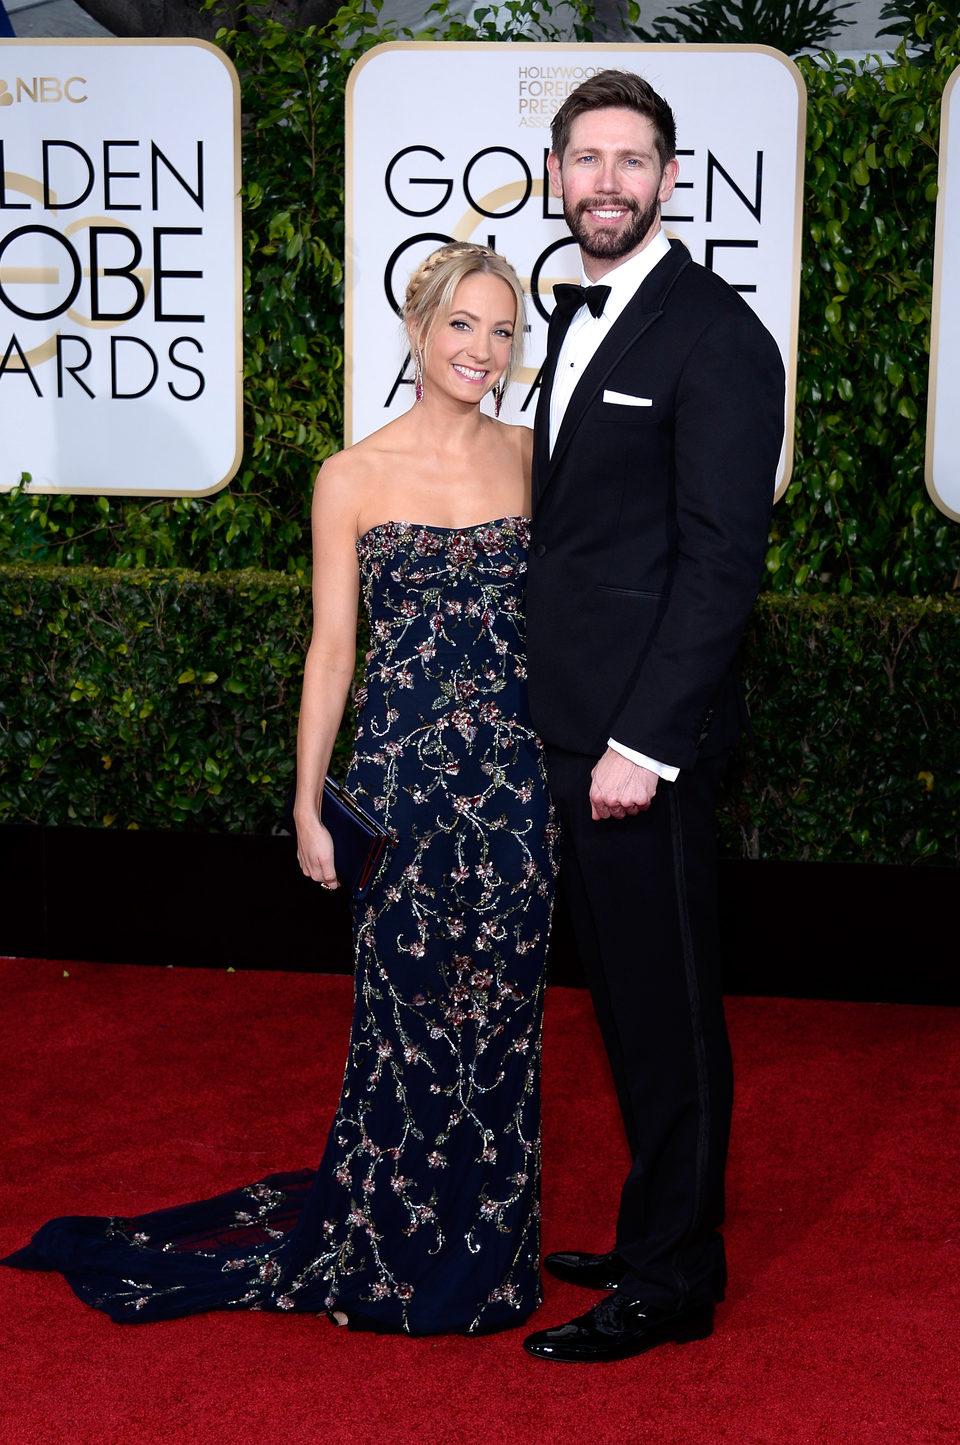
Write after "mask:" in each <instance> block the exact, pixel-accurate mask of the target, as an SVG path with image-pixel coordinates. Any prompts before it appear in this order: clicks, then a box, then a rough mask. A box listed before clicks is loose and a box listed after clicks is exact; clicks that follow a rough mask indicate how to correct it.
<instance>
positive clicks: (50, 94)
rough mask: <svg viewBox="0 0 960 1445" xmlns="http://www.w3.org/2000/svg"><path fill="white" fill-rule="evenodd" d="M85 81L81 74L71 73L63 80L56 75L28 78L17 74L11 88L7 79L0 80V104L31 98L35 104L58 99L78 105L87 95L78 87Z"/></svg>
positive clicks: (52, 101)
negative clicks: (68, 77) (25, 78)
mask: <svg viewBox="0 0 960 1445" xmlns="http://www.w3.org/2000/svg"><path fill="white" fill-rule="evenodd" d="M86 83H87V82H86V81H85V80H84V78H83V76H82V75H71V76H70V79H69V80H63V81H61V80H60V79H59V78H58V77H57V76H56V75H34V76H31V78H30V79H29V80H24V78H23V76H22V75H18V76H17V78H16V80H15V81H14V89H13V90H11V89H10V86H9V84H8V82H7V81H5V80H0V106H5V105H13V104H14V102H16V103H18V104H20V103H22V102H23V101H25V100H32V101H33V103H34V104H35V105H53V104H55V103H56V102H57V101H58V100H69V101H70V102H71V103H72V104H73V105H80V104H81V103H82V102H83V101H85V100H86V98H87V97H86V95H84V94H81V93H80V89H79V88H80V87H81V86H84V85H86Z"/></svg>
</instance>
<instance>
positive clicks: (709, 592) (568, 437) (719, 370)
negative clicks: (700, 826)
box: [527, 241, 784, 768]
mask: <svg viewBox="0 0 960 1445" xmlns="http://www.w3.org/2000/svg"><path fill="white" fill-rule="evenodd" d="M564 331H565V323H564V322H562V321H560V320H559V319H558V318H557V317H556V315H554V317H553V320H552V321H551V325H550V331H549V336H548V342H547V361H546V364H545V367H544V378H543V384H542V387H541V394H540V398H539V405H538V408H537V419H536V427H535V441H534V465H533V531H532V539H531V549H530V556H529V564H528V573H527V643H528V650H529V666H530V705H531V710H532V714H533V721H534V725H535V727H536V728H537V730H538V732H539V733H540V735H541V737H542V738H543V739H544V741H545V742H547V743H550V744H553V745H555V746H557V747H560V748H565V749H567V750H569V751H571V752H578V753H586V754H595V755H596V756H599V755H600V754H601V753H602V752H603V751H604V749H605V747H606V744H607V739H608V738H609V737H614V738H616V740H617V741H618V742H621V743H624V744H625V745H626V746H627V747H631V748H635V749H636V750H637V751H638V752H642V753H645V754H646V755H647V756H648V757H652V758H656V759H657V760H658V761H659V762H663V763H672V764H675V765H676V766H678V767H681V768H689V767H692V766H693V764H694V763H695V762H696V760H697V758H698V756H699V755H700V754H701V752H703V753H704V755H706V754H711V753H716V752H720V751H722V750H723V749H725V748H727V747H729V746H730V745H731V744H732V743H733V742H734V741H735V740H736V737H737V735H738V733H739V729H740V724H741V719H742V715H743V704H742V701H741V697H740V689H739V683H738V681H737V676H736V655H737V649H738V645H739V642H740V638H741V634H742V632H743V628H744V625H745V623H746V621H747V618H748V616H749V613H750V609H751V607H752V605H753V602H754V599H755V597H756V593H757V589H758V587H759V584H760V579H761V575H762V569H763V560H764V553H765V550H766V545H767V534H768V528H769V519H770V508H771V505H772V502H773V493H774V485H775V477H776V468H777V462H778V459H779V456H780V448H781V443H782V439H783V423H784V373H783V365H782V362H781V359H780V353H779V351H778V348H777V346H776V343H775V342H774V340H773V338H772V337H771V336H770V334H769V332H768V331H767V330H766V328H765V327H764V326H763V324H762V323H761V322H760V321H759V319H758V318H757V316H756V315H755V313H754V312H753V311H752V310H751V309H750V307H749V306H748V305H747V304H746V302H745V301H743V299H742V298H741V297H740V296H739V295H738V294H737V293H736V292H735V291H734V290H733V289H732V288H731V287H730V286H728V285H727V284H726V282H725V281H722V280H721V279H720V278H719V277H718V276H715V275H714V274H713V273H712V272H711V271H707V270H705V269H704V268H703V267H702V266H698V265H697V264H696V263H695V262H694V261H693V260H691V258H690V255H689V253H688V251H687V249H686V247H685V246H683V245H682V244H681V243H680V242H678V241H674V242H672V243H671V248H670V252H669V254H668V255H667V256H664V257H663V259H662V260H661V261H660V262H658V264H657V265H656V266H655V267H654V269H653V270H652V271H651V272H650V274H649V275H648V276H647V278H646V279H645V280H644V282H643V283H642V285H641V286H640V288H639V290H638V292H637V294H636V295H635V296H634V297H633V299H632V300H631V301H630V302H629V304H628V305H627V306H626V308H625V309H624V311H623V312H622V313H621V315H620V316H619V318H618V319H617V321H616V322H615V323H614V325H613V326H612V327H611V329H610V332H609V334H608V336H607V337H606V338H605V339H604V341H603V343H602V344H601V346H600V347H599V349H598V350H597V352H596V354H595V356H594V357H593V359H592V361H591V362H590V364H589V366H588V367H587V369H586V370H585V371H584V374H583V376H582V377H581V379H580V382H579V384H578V386H577V388H576V390H575V391H574V393H573V396H572V397H571V400H570V403H569V406H568V407H567V411H566V415H565V416H564V419H563V424H562V426H561V429H560V433H559V435H558V437H557V442H556V446H555V447H554V450H553V455H552V456H550V455H549V412H550V391H551V387H552V382H553V375H554V371H555V369H556V362H557V354H558V352H559V349H560V344H561V341H562V339H563V334H564ZM631 399H632V400H631Z"/></svg>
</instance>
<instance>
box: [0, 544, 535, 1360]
mask: <svg viewBox="0 0 960 1445" xmlns="http://www.w3.org/2000/svg"><path fill="white" fill-rule="evenodd" d="M527 543H528V524H527V521H526V520H525V519H524V518H506V519H503V520H501V521H497V522H490V523H486V524H484V525H482V526H477V527H468V528H458V529H444V528H438V527H424V526H416V525H410V524H408V523H402V522H387V523H384V524H382V525H380V526H377V527H374V528H373V529H372V530H371V531H369V532H368V533H367V534H366V535H365V536H364V537H363V538H362V539H361V540H360V542H359V543H358V544H357V545H358V553H359V560H360V569H361V576H362V581H363V590H364V599H365V604H366V607H367V612H368V615H369V619H370V630H371V639H372V652H371V655H370V658H369V662H368V666H367V676H366V680H365V682H366V685H365V687H364V689H363V691H362V693H361V695H360V697H359V699H358V713H359V721H358V727H357V738H356V748H355V752H354V757H353V761H352V763H351V766H350V772H349V776H348V778H347V783H348V786H349V787H350V788H351V789H352V790H353V791H354V792H355V793H356V794H357V796H358V797H360V798H361V799H362V800H364V801H365V802H366V804H367V806H368V807H370V808H371V809H373V810H375V811H376V813H377V814H378V815H379V816H380V817H382V819H383V821H384V822H385V823H386V825H387V826H388V827H389V828H390V829H391V831H392V833H393V835H394V837H395V839H396V846H395V847H394V848H393V849H392V850H388V855H387V862H386V864H385V865H384V867H383V869H382V872H381V874H380V875H379V877H378V878H377V880H376V881H375V883H374V885H373V887H372V888H371V890H370V892H369V893H368V895H367V897H366V898H365V899H364V900H363V901H362V902H361V903H359V904H355V919H354V938H355V947H356V991H355V1005H354V1016H353V1025H352V1029H351V1036H350V1049H349V1055H348V1059H347V1067H346V1073H345V1077H344V1083H343V1091H342V1093H341V1096H340V1103H339V1106H338V1109H337V1113H336V1116H335V1118H334V1122H333V1125H332V1127H331V1130H330V1135H329V1138H328V1140H327V1146H326V1150H325V1152H324V1155H323V1159H322V1161H321V1163H320V1166H319V1169H317V1170H316V1171H313V1170H304V1171H302V1172H300V1173H297V1174H283V1175H279V1174H278V1175H272V1176H270V1177H269V1178H267V1179H264V1180H262V1181H260V1182H259V1183H257V1184H253V1185H249V1186H247V1187H245V1188H242V1189H238V1190H236V1191H234V1192H232V1193H230V1194H226V1195H220V1196H218V1197H217V1198H215V1199H209V1200H203V1201H200V1202H199V1203H191V1204H185V1205H180V1206H177V1207H175V1208H173V1209H167V1210H162V1211H159V1212H155V1213H152V1214H146V1215H141V1216H139V1217H137V1218H130V1219H123V1218H112V1219H108V1218H86V1217H77V1218H67V1219H55V1220H51V1221H50V1222H49V1223H48V1224H46V1225H44V1226H43V1228H42V1229H41V1230H40V1231H39V1233H38V1234H37V1235H35V1236H34V1239H33V1241H32V1242H31V1244H30V1245H28V1246H27V1248H26V1249H24V1250H21V1251H19V1252H18V1253H17V1254H15V1255H12V1256H10V1258H9V1259H8V1260H7V1261H5V1262H6V1263H8V1264H11V1265H14V1266H16V1267H20V1268H25V1269H48V1270H59V1271H61V1272H62V1273H63V1274H64V1275H65V1276H66V1277H67V1279H68V1281H69V1283H70V1284H71V1286H72V1288H73V1289H74V1291H75V1292H76V1293H77V1294H78V1295H79V1296H80V1298H81V1299H83V1300H85V1301H86V1302H87V1303H89V1304H91V1305H94V1306H96V1307H97V1308H98V1309H102V1310H105V1311H106V1312H107V1313H108V1314H110V1315H111V1316H112V1318H113V1319H115V1320H118V1321H134V1322H136V1321H146V1320H155V1319H170V1318H173V1317H175V1316H178V1315H185V1314H191V1313H195V1312H197V1311H200V1310H209V1309H222V1310H236V1309H258V1310H300V1311H322V1310H325V1309H338V1310H342V1311H344V1312H345V1313H346V1315H347V1316H348V1319H349V1323H350V1325H351V1327H352V1328H357V1329H373V1330H381V1331H406V1332H408V1333H410V1334H432V1333H438V1332H464V1333H478V1334H479V1333H484V1332H487V1331H491V1330H496V1329H503V1328H507V1327H509V1326H511V1325H516V1324H519V1323H521V1322H522V1321H523V1320H524V1319H525V1318H526V1316H527V1315H529V1314H530V1312H531V1311H532V1310H533V1309H534V1308H535V1306H536V1305H537V1304H538V1303H539V1300H540V1283H539V1268H538V1265H539V1173H540V1143H539V1113H540V1102H539V1084H540V1025H541V1017H542V1007H543V961H544V954H545V950H546V944H547V936H548V932H549V925H550V908H551V900H552V893H553V879H554V858H553V851H554V839H555V832H554V825H553V822H552V817H551V813H550V806H549V801H548V796H547V791H546V783H545V779H544V772H543V765H542V759H541V755H540V748H539V744H538V741H537V739H536V737H535V736H534V734H533V731H532V729H531V726H530V721H529V717H528V714H527V706H526V696H525V681H524V680H525V668H524V650H523V632H522V611H521V596H522V584H523V574H524V570H525V561H524V558H525V553H526V547H527Z"/></svg>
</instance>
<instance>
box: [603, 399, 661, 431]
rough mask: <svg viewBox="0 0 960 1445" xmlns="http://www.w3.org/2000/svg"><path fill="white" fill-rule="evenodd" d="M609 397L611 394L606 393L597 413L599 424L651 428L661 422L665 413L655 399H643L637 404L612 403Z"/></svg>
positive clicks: (638, 400)
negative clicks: (653, 424)
mask: <svg viewBox="0 0 960 1445" xmlns="http://www.w3.org/2000/svg"><path fill="white" fill-rule="evenodd" d="M609 397H610V393H609V392H604V395H603V400H602V401H601V403H600V406H599V408H598V409H597V412H596V417H597V420H598V421H599V422H608V423H609V422H612V423H614V424H615V425H616V426H650V424H651V423H655V422H658V421H659V420H660V417H661V415H662V412H663V408H662V407H660V406H658V405H657V403H656V400H655V399H654V398H653V397H641V398H638V399H637V401H636V402H631V401H627V400H624V401H611V400H609V399H608V398H609Z"/></svg>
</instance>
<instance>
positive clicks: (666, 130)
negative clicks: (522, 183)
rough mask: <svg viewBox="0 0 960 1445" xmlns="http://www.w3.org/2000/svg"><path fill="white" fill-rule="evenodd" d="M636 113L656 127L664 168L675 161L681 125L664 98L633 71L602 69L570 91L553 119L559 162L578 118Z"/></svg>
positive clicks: (658, 152)
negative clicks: (595, 112)
mask: <svg viewBox="0 0 960 1445" xmlns="http://www.w3.org/2000/svg"><path fill="white" fill-rule="evenodd" d="M612 108H617V109H621V110H634V111H636V113H637V114H638V115H642V116H646V118H647V120H649V121H650V124H651V125H652V126H653V134H654V141H655V144H656V147H657V155H658V156H659V157H660V164H661V166H665V165H666V163H667V161H671V160H673V158H674V156H675V155H676V153H677V125H676V121H675V120H674V118H673V111H672V110H671V109H670V107H669V105H668V104H667V102H666V101H665V100H664V98H663V96H662V95H658V94H657V92H656V91H655V90H654V88H653V86H652V85H651V84H650V83H649V81H646V80H644V79H643V77H642V76H640V75H634V73H633V72H632V71H631V70H601V71H599V72H598V73H597V74H596V75H591V76H590V78H589V80H585V81H584V82H583V83H582V84H581V85H578V86H577V88H576V90H573V91H571V92H570V94H569V95H568V96H567V98H566V100H565V101H564V102H563V105H561V107H560V109H559V110H558V111H557V113H556V115H555V116H554V118H553V124H552V125H551V127H550V141H551V146H552V149H553V154H554V155H555V156H556V157H557V159H558V160H559V161H562V160H563V153H564V151H565V150H566V148H567V143H568V142H569V140H570V127H571V126H572V125H573V122H574V121H575V120H576V118H577V116H578V115H583V114H584V113H585V112H586V111H589V110H610V109H612Z"/></svg>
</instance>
